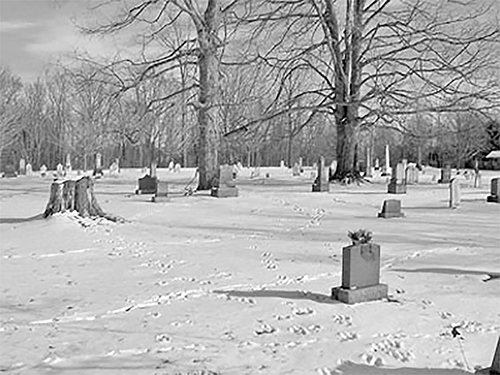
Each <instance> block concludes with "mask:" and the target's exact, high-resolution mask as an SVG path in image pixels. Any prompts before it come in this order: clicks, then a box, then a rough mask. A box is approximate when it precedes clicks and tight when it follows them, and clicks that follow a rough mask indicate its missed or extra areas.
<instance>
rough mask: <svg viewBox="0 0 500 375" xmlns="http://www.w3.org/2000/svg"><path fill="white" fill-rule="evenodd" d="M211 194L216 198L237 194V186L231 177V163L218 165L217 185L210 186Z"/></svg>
mask: <svg viewBox="0 0 500 375" xmlns="http://www.w3.org/2000/svg"><path fill="white" fill-rule="evenodd" d="M259 173H260V172H259ZM211 195H212V197H217V198H229V197H237V196H238V188H237V187H236V182H235V181H234V178H233V167H232V166H231V165H227V164H224V165H221V166H220V169H219V178H218V185H217V186H216V187H213V188H212V192H211Z"/></svg>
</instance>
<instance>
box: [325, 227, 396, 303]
mask: <svg viewBox="0 0 500 375" xmlns="http://www.w3.org/2000/svg"><path fill="white" fill-rule="evenodd" d="M348 237H349V238H350V239H351V241H352V244H351V245H350V246H347V247H344V248H343V249H342V285H341V286H340V287H335V288H333V289H332V298H333V299H336V300H339V301H341V302H344V303H348V304H353V303H359V302H366V301H373V300H379V299H382V298H386V297H387V292H388V287H387V285H385V284H380V246H379V245H378V244H375V243H373V242H372V239H373V238H372V233H371V232H370V231H367V230H365V229H359V230H357V231H354V232H348Z"/></svg>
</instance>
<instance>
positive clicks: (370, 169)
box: [365, 147, 374, 177]
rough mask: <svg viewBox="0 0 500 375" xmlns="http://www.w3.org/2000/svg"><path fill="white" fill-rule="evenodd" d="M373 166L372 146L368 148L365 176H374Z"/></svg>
mask: <svg viewBox="0 0 500 375" xmlns="http://www.w3.org/2000/svg"><path fill="white" fill-rule="evenodd" d="M373 172H374V170H373V167H372V153H371V148H370V147H367V148H366V169H365V177H373Z"/></svg>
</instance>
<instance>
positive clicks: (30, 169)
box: [26, 163, 33, 176]
mask: <svg viewBox="0 0 500 375" xmlns="http://www.w3.org/2000/svg"><path fill="white" fill-rule="evenodd" d="M26 176H33V167H32V166H31V164H30V163H28V164H26Z"/></svg>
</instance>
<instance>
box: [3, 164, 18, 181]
mask: <svg viewBox="0 0 500 375" xmlns="http://www.w3.org/2000/svg"><path fill="white" fill-rule="evenodd" d="M3 176H4V177H7V178H14V177H17V172H16V168H14V166H13V165H12V164H7V165H6V166H5V168H4V170H3Z"/></svg>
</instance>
